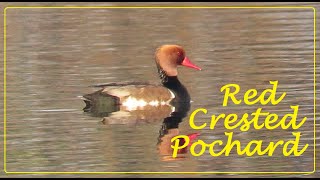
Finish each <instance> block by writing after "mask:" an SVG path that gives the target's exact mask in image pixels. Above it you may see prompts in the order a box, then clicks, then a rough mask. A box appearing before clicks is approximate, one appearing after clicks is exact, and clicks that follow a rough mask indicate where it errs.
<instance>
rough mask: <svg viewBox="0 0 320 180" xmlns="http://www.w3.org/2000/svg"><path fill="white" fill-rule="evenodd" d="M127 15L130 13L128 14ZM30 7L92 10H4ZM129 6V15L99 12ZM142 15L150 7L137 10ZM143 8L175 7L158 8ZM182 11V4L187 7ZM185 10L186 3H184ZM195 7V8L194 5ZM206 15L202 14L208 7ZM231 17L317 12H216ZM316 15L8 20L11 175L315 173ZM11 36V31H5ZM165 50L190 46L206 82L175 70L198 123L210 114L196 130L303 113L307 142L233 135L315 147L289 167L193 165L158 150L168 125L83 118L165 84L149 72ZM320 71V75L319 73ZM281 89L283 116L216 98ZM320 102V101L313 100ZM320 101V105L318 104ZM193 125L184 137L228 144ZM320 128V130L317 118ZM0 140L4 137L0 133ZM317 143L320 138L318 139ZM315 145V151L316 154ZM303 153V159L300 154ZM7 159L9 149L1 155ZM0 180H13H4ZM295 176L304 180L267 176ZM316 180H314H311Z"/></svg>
mask: <svg viewBox="0 0 320 180" xmlns="http://www.w3.org/2000/svg"><path fill="white" fill-rule="evenodd" d="M127 4H128V5H134V4H130V3H127ZM9 5H11V6H26V5H38V6H46V5H48V6H49V5H52V6H53V5H55V6H59V5H62V6H63V5H69V6H72V5H82V6H88V5H93V4H90V3H79V4H75V3H43V4H41V3H32V4H27V3H12V4H11V3H7V4H2V6H1V7H6V6H9ZM99 5H105V6H108V5H122V4H121V3H97V4H94V6H99ZM140 5H144V4H141V3H140ZM146 5H176V3H158V4H157V3H153V4H146ZM179 5H181V4H179ZM186 5H187V3H186ZM189 5H196V4H195V3H193V4H192V3H189ZM202 5H205V4H203V3H202ZM206 5H211V6H223V5H227V6H232V5H248V6H250V5H261V6H263V5H295V6H297V5H302V6H303V5H304V6H306V5H307V6H314V7H316V8H317V7H319V4H317V3H313V4H312V3H311V4H310V3H304V4H302V3H300V4H299V3H297V4H295V3H277V4H275V3H273V4H272V3H264V4H263V3H260V4H259V3H255V4H251V3H243V4H241V3H237V4H231V3H226V4H224V3H211V4H206ZM313 15H314V14H313V10H312V9H162V8H158V9H103V8H101V9H8V10H7V56H6V57H7V59H6V62H7V66H6V70H7V73H6V75H7V76H6V80H7V86H6V87H7V91H6V92H7V97H6V98H7V107H6V108H7V118H6V122H7V171H10V172H14V171H23V172H35V171H44V172H47V171H50V172H59V171H64V172H66V171H69V172H116V171H125V172H138V171H143V172H213V171H215V172H230V171H273V172H274V171H284V172H285V171H313V147H314V145H313V125H314V105H313V104H314V74H313V73H314V58H313V57H314V53H313V50H314V44H313V43H314V42H313V39H314V31H313V28H314V26H313V22H314V21H313ZM2 24H3V23H2ZM162 44H179V45H182V46H183V47H184V48H185V50H186V52H187V55H188V57H189V58H190V59H191V60H192V61H193V62H194V63H195V64H197V65H198V66H200V67H202V68H203V71H194V70H190V69H187V68H183V67H180V68H179V78H180V80H181V82H183V84H184V85H185V86H186V87H187V88H188V91H189V93H190V95H191V99H192V101H193V102H192V104H191V110H190V111H189V112H188V114H190V113H192V111H193V110H195V109H197V108H206V109H207V110H208V114H206V115H199V116H197V123H199V124H200V123H204V122H207V123H210V119H211V115H219V114H221V113H226V114H229V113H236V114H238V115H239V116H240V115H242V114H244V113H246V112H247V113H251V112H254V111H255V110H256V109H257V108H259V107H263V108H264V109H266V111H270V112H273V113H277V114H278V115H279V116H281V117H282V116H284V115H285V114H286V113H290V112H292V111H291V109H290V105H299V115H298V120H301V119H302V118H303V117H307V121H306V122H305V124H304V125H303V126H302V127H301V128H299V130H282V129H276V130H272V131H268V130H258V131H257V130H253V129H251V130H250V131H248V132H241V131H239V130H235V131H234V138H236V139H238V140H240V141H241V142H243V143H248V142H249V141H250V140H252V139H257V140H264V141H266V142H270V141H275V142H276V141H278V140H280V139H283V140H289V139H292V138H293V136H292V134H291V132H297V131H299V132H301V135H302V136H301V140H300V145H301V146H303V145H304V144H307V143H308V144H309V147H308V149H307V150H306V152H305V153H303V156H300V157H284V156H283V155H282V154H281V149H277V150H276V151H275V155H274V156H272V157H267V156H262V157H258V156H252V157H247V156H238V155H237V154H235V153H233V154H231V155H230V156H228V157H225V156H219V157H212V156H210V154H209V153H208V152H206V153H204V154H203V155H202V156H199V157H193V156H191V155H188V156H187V157H186V158H185V159H183V160H178V161H163V159H162V158H161V156H160V155H159V152H158V151H157V146H156V145H157V138H158V136H159V130H160V128H161V124H162V121H163V119H161V118H160V115H159V116H158V115H157V114H154V116H155V117H159V118H158V119H157V118H155V120H153V121H151V122H150V121H148V120H146V121H145V122H144V121H142V122H141V123H127V124H117V123H116V122H115V123H113V124H104V123H102V122H101V117H94V116H92V115H91V114H89V113H85V112H83V110H82V108H83V107H84V106H85V104H84V103H83V101H82V100H81V99H80V98H79V97H78V96H81V95H83V94H86V93H90V92H93V91H94V90H95V89H93V88H90V87H88V86H90V85H93V84H99V83H107V82H122V81H130V80H134V81H151V82H158V81H159V79H158V76H157V72H156V67H155V64H154V60H153V53H154V50H155V48H157V47H158V46H160V45H162ZM317 69H318V68H317ZM270 80H278V81H279V85H278V92H279V93H281V92H286V93H287V95H286V97H285V98H284V100H283V101H281V103H279V104H278V105H277V106H270V105H266V106H261V105H259V104H257V105H254V106H247V105H245V104H240V105H231V106H228V107H222V101H223V93H221V92H220V88H221V87H222V86H223V85H225V84H229V83H237V84H239V85H240V86H241V91H240V93H241V94H242V95H243V94H244V92H245V90H247V89H251V88H256V89H257V90H258V91H259V92H262V91H263V90H264V89H266V88H270V87H271V85H270V84H269V81H270ZM317 93H319V91H318V90H317ZM316 100H317V101H319V99H318V98H317V99H316ZM188 122H189V118H188V117H186V118H185V119H184V120H183V121H182V122H181V123H180V124H179V132H180V133H181V134H188V133H193V132H199V133H201V136H200V137H199V139H201V140H204V141H205V142H207V143H211V142H213V141H214V140H218V139H221V140H224V141H226V137H225V135H224V132H225V131H226V130H225V129H224V128H223V126H222V125H223V122H220V123H218V124H217V128H216V129H214V130H211V129H209V128H208V127H206V128H204V129H202V130H193V129H192V128H190V126H189V123H188ZM316 125H317V127H319V118H318V117H317V118H316ZM2 134H3V133H2ZM317 139H319V136H318V135H317ZM317 144H318V143H317ZM300 148H301V147H300ZM0 151H1V154H3V149H2V148H1V150H0ZM1 176H3V177H5V176H7V175H4V174H3V173H2V174H1ZM9 176H10V177H20V176H27V177H40V176H45V177H111V176H113V177H147V176H149V177H224V176H234V177H254V176H267V175H263V174H260V175H250V174H236V173H231V174H197V175H190V174H189V175H188V174H180V175H173V174H171V175H165V174H156V175H144V174H131V175H123V174H120V175H115V174H113V175H106V174H103V175H97V174H95V175H94V174H93V175H84V174H83V175H79V174H74V175H9ZM271 176H285V177H289V176H295V177H300V176H304V175H299V174H296V175H290V174H285V175H271ZM314 176H318V175H317V173H316V174H313V175H309V176H306V177H314Z"/></svg>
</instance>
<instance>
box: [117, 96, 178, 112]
mask: <svg viewBox="0 0 320 180" xmlns="http://www.w3.org/2000/svg"><path fill="white" fill-rule="evenodd" d="M164 105H169V104H168V103H166V102H165V101H157V100H153V101H150V102H146V101H145V100H143V99H136V98H134V97H131V96H129V97H128V98H127V99H126V100H125V101H124V102H123V103H122V106H124V107H125V108H126V110H128V111H134V110H137V109H141V108H142V109H143V108H144V107H146V106H153V107H157V106H164ZM171 109H172V111H174V110H175V108H174V107H173V106H171Z"/></svg>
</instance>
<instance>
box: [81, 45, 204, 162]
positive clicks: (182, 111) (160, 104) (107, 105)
mask: <svg viewBox="0 0 320 180" xmlns="http://www.w3.org/2000/svg"><path fill="white" fill-rule="evenodd" d="M155 62H156V66H157V70H158V74H159V77H160V80H161V84H160V85H158V84H152V83H145V82H123V83H108V84H100V85H94V86H93V87H98V88H100V90H98V91H96V92H94V93H91V94H86V95H84V96H83V100H84V102H85V103H86V107H85V108H84V111H85V112H89V113H91V114H92V115H93V116H97V117H103V123H105V124H137V123H145V122H149V123H150V122H158V121H159V120H163V124H162V127H161V130H160V133H159V138H158V147H159V153H160V154H161V155H164V156H168V155H171V156H172V148H171V138H172V137H174V136H176V135H178V134H179V129H178V127H179V123H180V122H182V120H183V118H184V117H186V116H187V113H188V111H189V109H190V95H189V93H188V91H187V89H186V88H185V86H184V85H183V84H182V83H181V82H180V81H179V79H178V70H177V67H178V65H182V66H186V67H189V68H193V69H197V70H201V68H199V67H198V66H196V65H194V64H193V63H192V62H191V61H190V60H189V59H188V57H187V56H186V53H185V51H184V49H183V48H182V47H181V46H178V45H163V46H161V47H159V48H158V49H157V50H156V52H155ZM198 135H199V134H190V137H191V138H196V137H197V136H198ZM180 153H181V154H183V153H186V151H185V150H181V151H180Z"/></svg>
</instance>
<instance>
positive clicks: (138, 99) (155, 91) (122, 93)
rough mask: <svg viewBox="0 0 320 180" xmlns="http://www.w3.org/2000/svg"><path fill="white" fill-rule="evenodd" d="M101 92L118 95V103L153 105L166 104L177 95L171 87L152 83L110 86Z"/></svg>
mask: <svg viewBox="0 0 320 180" xmlns="http://www.w3.org/2000/svg"><path fill="white" fill-rule="evenodd" d="M101 94H105V95H111V96H115V97H118V98H119V101H118V103H119V104H121V105H126V104H128V103H134V104H138V105H139V104H140V105H143V104H146V105H151V106H157V105H161V104H162V105H164V104H167V103H169V102H170V101H171V100H172V99H173V98H174V97H175V96H174V94H173V93H172V92H171V91H170V90H169V89H167V88H165V87H163V86H161V85H152V84H145V85H141V84H140V85H126V86H108V87H105V88H104V89H103V90H102V91H101Z"/></svg>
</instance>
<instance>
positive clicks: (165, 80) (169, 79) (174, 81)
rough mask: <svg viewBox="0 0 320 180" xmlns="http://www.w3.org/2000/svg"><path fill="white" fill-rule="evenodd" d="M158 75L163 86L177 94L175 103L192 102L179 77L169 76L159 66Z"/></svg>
mask: <svg viewBox="0 0 320 180" xmlns="http://www.w3.org/2000/svg"><path fill="white" fill-rule="evenodd" d="M158 73H159V77H160V79H161V83H162V84H163V86H164V87H166V88H168V89H170V90H171V91H172V92H173V93H174V94H175V96H176V98H175V100H174V101H176V102H188V103H189V102H190V95H189V93H188V91H187V89H186V88H185V87H184V86H183V84H182V83H181V82H180V81H179V79H178V77H177V76H168V75H167V74H166V72H165V71H164V70H163V69H162V68H161V67H160V66H158Z"/></svg>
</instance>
